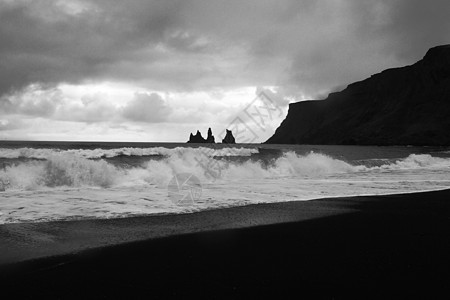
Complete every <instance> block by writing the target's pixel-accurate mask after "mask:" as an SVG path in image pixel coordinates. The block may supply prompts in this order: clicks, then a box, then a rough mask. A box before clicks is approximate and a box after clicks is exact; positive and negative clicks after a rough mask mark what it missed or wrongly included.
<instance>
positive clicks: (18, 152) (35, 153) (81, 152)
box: [0, 147, 258, 159]
mask: <svg viewBox="0 0 450 300" xmlns="http://www.w3.org/2000/svg"><path fill="white" fill-rule="evenodd" d="M185 152H194V153H197V154H202V155H207V156H210V157H227V156H251V155H252V154H254V153H258V149H255V148H216V149H215V148H206V147H199V148H184V147H176V148H173V149H170V148H164V147H151V148H132V147H123V148H115V149H101V148H98V149H70V150H60V149H52V148H43V149H35V148H18V149H8V148H0V158H8V159H14V158H31V159H47V158H49V157H52V156H53V155H55V154H73V155H76V156H79V157H83V158H88V159H95V158H112V157H117V156H171V155H182V154H183V153H185Z"/></svg>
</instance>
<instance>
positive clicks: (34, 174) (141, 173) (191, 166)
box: [0, 148, 450, 189]
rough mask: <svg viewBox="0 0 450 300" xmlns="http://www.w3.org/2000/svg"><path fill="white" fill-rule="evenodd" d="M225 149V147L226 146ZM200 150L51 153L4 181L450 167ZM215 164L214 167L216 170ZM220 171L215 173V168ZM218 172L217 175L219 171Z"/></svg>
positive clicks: (123, 180) (151, 180) (30, 183)
mask: <svg viewBox="0 0 450 300" xmlns="http://www.w3.org/2000/svg"><path fill="white" fill-rule="evenodd" d="M221 150H222V149H221ZM200 158H201V156H199V152H198V150H196V149H186V148H185V151H174V152H172V154H171V155H170V156H168V157H165V158H164V159H161V160H148V161H146V162H145V163H143V164H142V165H141V166H140V167H133V168H128V169H122V168H120V167H117V166H114V165H112V164H111V163H108V162H107V161H105V160H89V159H86V158H85V157H80V156H78V155H74V154H70V153H59V154H52V155H51V156H49V157H47V158H46V160H45V161H28V162H23V163H20V164H17V165H12V166H7V167H5V168H4V169H3V170H0V181H1V182H3V183H4V184H5V185H6V186H7V188H14V189H32V188H36V187H60V186H69V187H78V186H98V187H111V186H123V185H127V186H134V185H142V184H144V185H148V184H157V185H165V184H167V183H168V182H169V181H170V179H171V178H172V177H173V176H174V175H175V174H176V173H192V174H194V175H195V176H197V177H198V178H199V179H200V180H202V181H203V182H208V181H211V179H216V180H240V179H259V178H261V179H262V178H277V177H283V176H294V177H296V176H297V177H302V178H305V177H306V178H309V177H316V176H323V175H328V174H341V173H355V172H377V171H389V170H392V171H395V170H410V169H418V168H426V169H433V168H439V169H442V168H444V169H445V170H447V169H448V168H450V159H449V158H439V157H433V156H431V155H428V154H420V155H416V154H412V155H410V156H408V157H407V158H404V159H398V160H395V161H392V162H390V163H386V164H383V165H381V166H375V167H373V166H367V165H361V164H359V165H352V164H350V163H348V162H345V161H343V160H339V159H335V158H332V157H330V156H327V155H325V154H320V153H314V152H311V153H309V154H307V155H298V154H296V153H295V152H286V153H284V154H283V155H281V156H280V157H278V158H273V159H272V160H271V161H268V162H267V161H266V162H263V161H261V160H257V161H255V160H252V159H246V160H245V161H230V160H227V159H225V158H208V157H206V158H205V157H203V158H204V159H205V160H203V161H202V160H201V159H200ZM213 168H214V169H213ZM214 170H215V171H217V172H215V173H213V172H211V171H214ZM214 174H215V175H216V176H214Z"/></svg>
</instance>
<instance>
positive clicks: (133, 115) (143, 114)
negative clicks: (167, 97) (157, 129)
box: [123, 93, 172, 123]
mask: <svg viewBox="0 0 450 300" xmlns="http://www.w3.org/2000/svg"><path fill="white" fill-rule="evenodd" d="M171 112H172V109H171V108H170V107H169V106H167V104H166V103H165V101H164V99H163V98H162V97H161V96H160V95H158V94H156V93H151V94H146V93H136V95H135V97H134V99H133V100H132V101H130V102H128V103H127V105H126V106H125V107H124V108H123V116H124V117H125V118H126V119H128V120H131V121H135V122H147V123H160V122H164V121H166V120H167V117H168V116H169V114H170V113H171Z"/></svg>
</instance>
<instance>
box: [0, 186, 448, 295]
mask: <svg viewBox="0 0 450 300" xmlns="http://www.w3.org/2000/svg"><path fill="white" fill-rule="evenodd" d="M0 247H1V248H0V250H1V252H0V258H1V259H2V263H3V265H2V266H1V268H2V269H1V271H0V294H1V295H2V296H6V295H8V294H9V293H11V296H10V297H14V298H18V297H30V298H38V297H46V298H86V297H88V298H109V297H111V298H113V297H114V298H117V297H121V298H124V297H133V298H134V297H136V296H139V297H141V298H149V299H153V298H169V297H177V298H185V297H186V296H194V297H196V298H199V297H201V298H235V297H238V296H244V297H248V298H255V297H260V296H266V297H267V296H268V297H282V298H285V297H287V296H295V298H300V299H301V298H305V299H310V298H322V299H346V298H348V297H357V298H359V299H367V298H375V299H387V298H389V299H412V298H428V299H432V298H434V297H435V298H438V299H449V298H450V190H446V191H439V192H429V193H417V194H407V195H392V196H376V197H355V198H339V199H337V198H336V199H323V200H314V201H307V202H291V203H279V204H267V205H252V206H247V207H240V208H230V209H225V210H216V211H207V212H202V213H196V214H189V215H176V216H157V217H139V218H128V219H115V220H91V221H71V222H51V223H39V224H10V225H2V226H0ZM8 262H9V264H8ZM11 262H15V263H13V264H11ZM2 298H3V297H2ZM5 299H6V298H5Z"/></svg>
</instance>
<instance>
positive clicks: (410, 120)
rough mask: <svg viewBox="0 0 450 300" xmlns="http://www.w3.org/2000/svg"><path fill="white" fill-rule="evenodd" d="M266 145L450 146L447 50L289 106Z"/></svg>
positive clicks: (438, 49)
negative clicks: (319, 97)
mask: <svg viewBox="0 0 450 300" xmlns="http://www.w3.org/2000/svg"><path fill="white" fill-rule="evenodd" d="M266 143H271V144H359V145H450V45H444V46H438V47H434V48H431V49H430V50H428V52H427V54H426V55H425V57H424V58H423V59H422V60H420V61H419V62H417V63H415V64H413V65H411V66H406V67H401V68H395V69H388V70H385V71H383V72H381V73H379V74H376V75H373V76H371V77H370V78H368V79H365V80H363V81H360V82H356V83H353V84H350V85H349V86H348V87H347V88H346V89H344V90H343V91H341V92H338V93H331V94H330V95H328V97H327V99H325V100H317V101H302V102H297V103H292V104H290V105H289V113H288V115H287V117H286V119H285V120H284V121H283V122H282V123H281V125H280V127H279V128H278V129H277V130H276V132H275V134H274V135H273V136H272V137H271V138H270V139H269V140H267V142H266Z"/></svg>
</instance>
